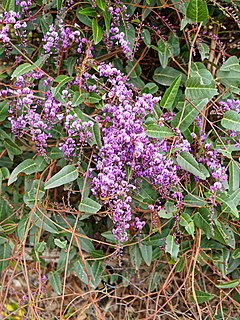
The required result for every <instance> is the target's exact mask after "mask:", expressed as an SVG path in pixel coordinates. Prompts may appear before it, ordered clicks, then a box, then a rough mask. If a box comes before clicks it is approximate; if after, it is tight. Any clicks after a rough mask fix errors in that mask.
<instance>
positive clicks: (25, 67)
mask: <svg viewBox="0 0 240 320" xmlns="http://www.w3.org/2000/svg"><path fill="white" fill-rule="evenodd" d="M45 60H46V57H45V56H43V57H41V58H39V59H38V60H37V61H36V62H33V63H32V64H31V63H28V62H26V63H23V64H20V66H18V67H17V68H16V69H15V70H14V71H13V73H12V76H11V79H13V78H17V77H19V76H22V75H24V74H26V73H28V72H30V71H32V70H34V69H36V68H37V67H41V64H42V63H43V62H44V61H45Z"/></svg>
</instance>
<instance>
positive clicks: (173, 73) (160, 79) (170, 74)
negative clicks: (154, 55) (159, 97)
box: [153, 67, 185, 86]
mask: <svg viewBox="0 0 240 320" xmlns="http://www.w3.org/2000/svg"><path fill="white" fill-rule="evenodd" d="M180 74H181V72H180V71H178V70H176V69H173V68H172V67H166V68H162V67H158V68H157V69H156V70H155V71H154V75H153V80H154V81H156V82H157V83H160V84H162V85H164V86H170V85H171V84H172V83H173V81H174V80H175V79H176V77H178V76H179V75H180ZM183 80H185V77H184V76H183Z"/></svg>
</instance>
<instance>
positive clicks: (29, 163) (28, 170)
mask: <svg viewBox="0 0 240 320" xmlns="http://www.w3.org/2000/svg"><path fill="white" fill-rule="evenodd" d="M36 169H37V165H36V162H35V161H34V160H32V159H26V160H24V161H23V162H21V163H20V164H19V165H18V166H17V167H16V168H15V169H14V170H13V172H12V173H11V175H10V177H9V180H8V185H10V184H12V183H13V182H15V181H16V180H17V176H18V174H19V173H21V172H23V173H25V174H27V175H29V174H32V173H34V172H36Z"/></svg>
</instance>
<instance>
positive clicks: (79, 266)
mask: <svg viewBox="0 0 240 320" xmlns="http://www.w3.org/2000/svg"><path fill="white" fill-rule="evenodd" d="M73 268H74V271H75V272H76V275H77V277H78V278H79V279H80V280H81V281H82V282H83V283H85V284H88V276H87V274H86V271H85V268H84V264H83V262H82V261H81V260H80V259H79V260H77V261H76V262H74V265H73ZM87 269H88V273H89V274H90V266H89V264H88V263H87Z"/></svg>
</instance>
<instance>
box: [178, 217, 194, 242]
mask: <svg viewBox="0 0 240 320" xmlns="http://www.w3.org/2000/svg"><path fill="white" fill-rule="evenodd" d="M180 225H181V226H183V227H184V228H185V230H186V231H187V232H188V234H190V235H191V236H192V238H193V239H194V231H195V226H194V222H193V220H192V218H191V217H190V215H189V214H188V213H187V212H183V213H182V214H181V217H180Z"/></svg>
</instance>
